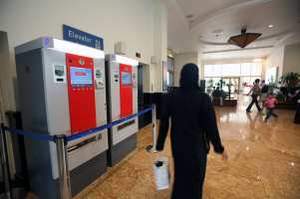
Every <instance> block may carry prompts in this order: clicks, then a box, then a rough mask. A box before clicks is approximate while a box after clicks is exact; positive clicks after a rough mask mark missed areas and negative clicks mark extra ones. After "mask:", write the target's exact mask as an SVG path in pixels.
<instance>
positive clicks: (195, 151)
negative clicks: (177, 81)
mask: <svg viewBox="0 0 300 199" xmlns="http://www.w3.org/2000/svg"><path fill="white" fill-rule="evenodd" d="M161 109H162V110H161V111H162V112H161V120H160V129H159V136H158V140H157V147H156V149H157V150H158V151H161V150H163V147H164V143H165V139H166V136H167V133H168V130H169V118H171V124H172V126H171V145H172V154H173V158H174V165H175V179H174V184H173V192H172V199H194V198H195V199H200V198H202V187H203V182H204V177H205V169H206V159H207V153H208V151H209V142H211V143H212V144H213V146H214V150H215V152H217V153H223V151H224V148H223V146H222V144H221V140H220V136H219V132H218V127H217V123H216V118H215V112H214V109H213V105H212V103H211V100H210V98H209V96H208V95H206V94H205V93H202V92H201V91H200V89H197V88H194V89H183V88H179V89H177V90H175V91H173V92H171V93H168V94H166V95H165V96H164V97H163V102H162V107H161Z"/></svg>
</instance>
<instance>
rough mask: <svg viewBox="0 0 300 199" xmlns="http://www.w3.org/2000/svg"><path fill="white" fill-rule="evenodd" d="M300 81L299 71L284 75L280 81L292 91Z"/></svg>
mask: <svg viewBox="0 0 300 199" xmlns="http://www.w3.org/2000/svg"><path fill="white" fill-rule="evenodd" d="M299 81H300V74H299V73H293V72H290V73H286V74H284V75H282V77H281V78H280V82H281V84H282V85H283V86H284V87H287V90H288V91H289V92H290V91H292V89H294V88H295V87H296V86H297V84H298V82H299Z"/></svg>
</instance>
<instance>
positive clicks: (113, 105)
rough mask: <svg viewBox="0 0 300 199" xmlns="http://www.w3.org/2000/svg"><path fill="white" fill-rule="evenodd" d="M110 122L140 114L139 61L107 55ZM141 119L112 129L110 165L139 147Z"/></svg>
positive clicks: (110, 132)
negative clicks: (138, 138)
mask: <svg viewBox="0 0 300 199" xmlns="http://www.w3.org/2000/svg"><path fill="white" fill-rule="evenodd" d="M105 66H106V77H107V79H106V80H107V94H108V95H107V102H108V121H109V122H114V121H116V120H119V119H122V118H126V117H128V116H131V115H132V114H135V113H137V110H138V109H137V66H138V61H136V60H134V59H130V58H127V57H124V56H120V55H107V56H106V64H105ZM137 132H138V118H137V117H136V118H132V119H130V120H127V121H124V122H123V123H121V124H119V125H117V126H114V127H112V128H111V129H110V130H109V134H108V137H109V140H108V143H109V150H108V164H109V165H110V166H112V165H114V164H116V163H118V162H119V161H120V160H122V159H123V158H124V157H125V156H126V155H127V154H128V153H130V152H131V151H133V150H134V149H135V148H136V143H137V137H136V133H137Z"/></svg>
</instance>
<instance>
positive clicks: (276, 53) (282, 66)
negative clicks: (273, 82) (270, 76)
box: [266, 43, 300, 78]
mask: <svg viewBox="0 0 300 199" xmlns="http://www.w3.org/2000/svg"><path fill="white" fill-rule="evenodd" d="M273 67H278V78H280V77H281V76H282V75H283V74H285V73H288V72H298V73H300V43H294V44H289V45H281V46H278V47H275V48H274V49H273V51H272V53H271V54H270V55H269V56H268V57H267V59H266V71H268V69H271V68H273Z"/></svg>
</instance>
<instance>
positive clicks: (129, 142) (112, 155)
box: [107, 133, 137, 167]
mask: <svg viewBox="0 0 300 199" xmlns="http://www.w3.org/2000/svg"><path fill="white" fill-rule="evenodd" d="M136 146H137V134H136V133H135V134H133V135H131V136H130V137H128V138H126V139H125V140H123V141H121V142H120V143H118V144H116V145H114V146H111V147H110V149H109V150H108V152H107V153H108V154H107V157H108V162H107V163H108V166H110V167H112V166H114V165H115V164H117V163H118V162H120V161H121V160H122V159H124V158H125V157H126V156H127V155H128V154H129V153H131V152H132V151H133V150H134V149H136Z"/></svg>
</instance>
